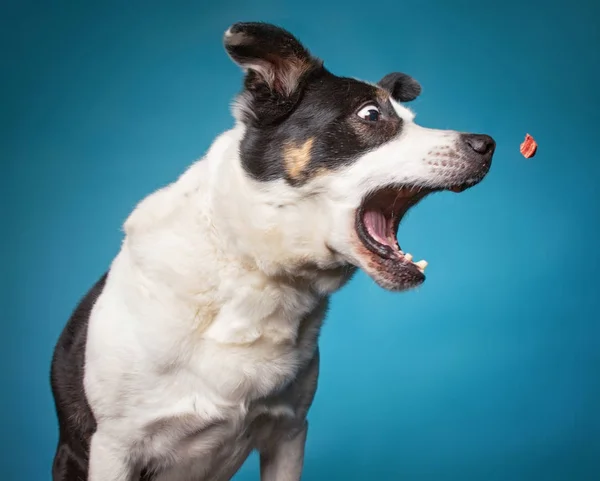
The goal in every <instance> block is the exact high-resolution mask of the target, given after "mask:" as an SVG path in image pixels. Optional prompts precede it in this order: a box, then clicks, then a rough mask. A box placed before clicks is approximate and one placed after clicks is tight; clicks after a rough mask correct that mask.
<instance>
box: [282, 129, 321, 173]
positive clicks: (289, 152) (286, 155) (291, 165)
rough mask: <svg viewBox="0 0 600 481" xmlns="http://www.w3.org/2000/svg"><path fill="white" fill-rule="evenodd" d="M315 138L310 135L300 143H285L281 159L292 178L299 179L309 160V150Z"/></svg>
mask: <svg viewBox="0 0 600 481" xmlns="http://www.w3.org/2000/svg"><path fill="white" fill-rule="evenodd" d="M314 141H315V139H314V138H313V137H310V138H309V139H308V140H305V141H304V142H303V143H302V144H301V145H298V144H297V143H294V142H289V143H287V144H286V145H285V146H284V148H283V161H284V164H285V171H286V172H287V174H288V177H289V178H290V179H292V180H301V178H302V177H303V175H304V172H305V170H306V167H307V166H308V164H309V163H310V160H311V151H312V147H313V143H314Z"/></svg>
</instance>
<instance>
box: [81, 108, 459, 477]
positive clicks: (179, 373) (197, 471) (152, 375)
mask: <svg viewBox="0 0 600 481" xmlns="http://www.w3.org/2000/svg"><path fill="white" fill-rule="evenodd" d="M395 108H396V109H397V111H398V113H399V115H400V116H401V117H402V118H403V120H404V128H403V131H402V133H401V135H400V136H399V137H398V138H397V139H394V140H392V141H391V142H389V143H387V144H385V145H383V146H382V147H380V148H378V149H377V150H374V151H372V152H370V153H368V154H366V155H365V156H364V157H363V158H362V159H359V160H358V161H356V162H355V163H354V164H352V165H351V166H349V167H347V168H345V169H343V170H341V171H338V172H335V174H331V175H324V176H319V177H316V178H315V179H314V180H313V181H311V182H309V183H307V184H306V185H304V186H302V187H296V188H292V187H290V186H289V185H288V184H286V183H285V182H284V181H274V182H269V183H260V182H258V181H254V180H251V179H250V178H249V177H248V176H247V175H246V174H245V173H244V172H243V170H242V167H241V164H240V160H239V154H238V146H239V143H240V140H241V138H242V136H243V133H244V127H243V126H242V125H241V124H238V125H237V126H236V127H235V128H233V129H232V130H230V131H228V132H226V133H224V134H222V135H221V136H220V137H219V138H217V139H216V140H215V142H214V143H213V145H212V147H211V148H210V150H209V152H208V153H207V154H206V156H205V158H204V159H203V160H201V161H198V162H197V163H195V164H194V165H192V166H191V167H190V168H189V169H188V170H187V171H186V172H185V173H184V174H183V175H182V176H181V177H180V178H179V179H178V180H177V181H176V182H174V183H172V184H171V185H168V186H166V187H164V188H163V189H160V190H158V191H157V192H155V193H153V194H151V195H150V196H148V197H147V198H146V199H144V200H143V201H142V202H141V203H140V204H139V205H138V206H137V208H136V209H135V210H134V212H133V213H132V214H131V216H130V217H129V218H128V219H127V221H126V223H125V233H126V237H125V240H124V242H123V245H122V249H121V251H120V253H119V254H118V256H117V257H116V259H115V260H114V262H113V264H112V266H111V269H110V272H109V275H108V278H107V281H106V285H105V288H104V291H103V293H102V294H101V296H100V297H99V299H98V301H97V303H96V305H95V306H94V309H93V312H92V316H91V318H90V323H89V332H88V342H87V351H86V360H87V361H86V369H85V379H84V384H85V390H86V394H87V397H88V400H89V402H90V405H91V407H92V410H93V412H94V414H95V416H96V420H97V422H98V430H97V432H96V434H95V435H94V436H93V439H92V447H91V461H90V478H89V479H90V480H91V481H126V480H129V479H131V477H132V476H135V475H136V473H137V472H138V471H139V469H140V466H142V465H144V464H146V463H151V464H152V465H154V466H157V467H159V468H162V469H164V470H165V471H164V472H163V473H162V474H160V475H159V478H158V479H159V481H163V480H170V481H191V480H194V481H202V480H220V479H229V477H231V476H232V475H233V473H234V472H235V471H236V470H237V468H238V467H239V465H240V464H241V463H242V462H243V461H244V460H245V459H246V456H247V455H248V453H249V452H250V450H251V449H253V448H255V447H256V440H257V439H258V438H260V433H251V434H252V436H250V437H248V438H246V437H244V433H245V431H246V430H247V429H249V426H250V423H251V421H252V420H253V419H255V418H257V416H258V415H260V414H265V413H267V414H269V415H270V416H271V417H272V418H274V419H283V420H286V419H287V420H288V421H289V423H290V426H293V429H292V428H290V429H291V431H290V433H300V434H294V435H293V436H292V435H291V434H290V436H287V437H285V439H287V440H288V441H285V443H283V444H282V443H279V444H278V445H277V446H278V447H277V449H275V450H274V452H282V453H288V454H281V455H279V456H274V457H273V459H274V461H273V462H271V463H270V464H269V462H268V461H265V466H266V467H265V473H266V474H264V477H263V479H264V480H266V481H275V480H283V479H290V480H297V479H298V477H299V470H300V467H299V464H300V465H301V460H299V459H296V458H298V457H299V454H298V453H301V452H303V451H302V450H303V444H304V437H305V436H306V428H305V425H304V417H305V414H306V412H305V406H304V405H303V406H302V408H299V407H298V406H297V405H294V403H293V402H291V401H288V400H286V398H285V397H284V398H281V399H280V398H278V397H277V396H276V394H277V393H279V392H280V391H281V389H282V387H285V386H287V385H288V384H289V383H290V382H292V381H294V380H295V379H296V376H298V373H299V371H300V370H301V369H304V368H306V367H307V365H308V363H309V362H310V361H311V359H312V358H313V356H314V354H315V351H316V342H317V335H318V331H319V328H320V325H321V322H322V318H323V315H324V312H325V303H326V299H327V297H328V296H329V295H330V294H331V293H332V292H334V291H335V290H337V289H338V288H339V287H340V286H341V285H342V284H343V283H344V282H345V281H346V280H347V279H348V277H349V275H350V272H349V271H348V269H347V268H346V267H344V266H345V265H347V263H348V262H350V263H352V264H354V265H359V266H360V265H362V264H363V260H362V259H361V258H360V255H359V254H358V253H357V251H356V234H355V231H354V227H353V215H354V214H353V213H354V211H355V209H356V208H357V207H358V206H359V203H360V201H361V199H362V198H363V197H364V195H365V194H366V193H368V192H369V191H371V190H373V189H374V188H376V187H379V186H381V185H383V184H388V183H390V182H398V183H405V182H406V183H409V182H410V183H413V182H418V183H420V184H423V185H427V183H428V182H436V183H437V184H439V181H440V179H442V178H444V176H450V175H451V172H449V169H441V170H439V171H438V172H437V173H436V172H435V169H433V168H432V166H430V165H428V163H427V162H426V159H427V157H428V155H429V152H431V151H436V150H440V149H453V148H454V147H453V145H454V143H455V142H456V138H457V137H456V133H453V132H442V131H435V130H428V129H423V128H421V127H418V126H417V125H415V124H414V123H413V122H412V120H413V116H412V114H411V113H410V112H409V111H408V110H406V109H404V108H403V107H401V106H399V105H397V104H396V105H395ZM363 267H364V266H363ZM315 376H316V375H315ZM311 379H312V378H311ZM307 382H309V381H307ZM310 382H312V381H310ZM294 439H296V440H297V441H290V440H294ZM290 443H291V444H290ZM290 453H292V454H290ZM263 454H264V453H263ZM265 456H266V455H265ZM282 456H289V459H288V458H286V459H283V458H282ZM267 458H268V456H267ZM290 463H291V465H290ZM290 473H291V474H290ZM294 473H296V474H294Z"/></svg>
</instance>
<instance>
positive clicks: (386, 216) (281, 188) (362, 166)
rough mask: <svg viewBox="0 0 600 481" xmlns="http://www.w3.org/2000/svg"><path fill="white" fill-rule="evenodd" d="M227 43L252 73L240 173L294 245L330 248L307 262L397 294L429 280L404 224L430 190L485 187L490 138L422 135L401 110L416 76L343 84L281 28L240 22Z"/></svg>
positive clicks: (244, 104) (413, 92)
mask: <svg viewBox="0 0 600 481" xmlns="http://www.w3.org/2000/svg"><path fill="white" fill-rule="evenodd" d="M224 42H225V47H226V49H227V52H228V53H229V55H230V56H231V58H232V59H233V60H234V61H235V62H236V63H237V64H239V65H240V66H241V67H242V68H243V69H244V71H245V72H246V76H245V81H244V89H243V91H242V93H241V94H240V95H239V97H238V98H237V101H236V106H235V115H236V117H237V118H238V120H239V121H240V122H241V123H243V124H244V126H245V131H244V137H243V140H242V141H241V144H240V159H241V163H242V166H243V169H244V171H245V173H246V174H247V176H248V178H249V181H250V182H252V183H255V184H256V185H257V186H259V190H260V191H261V193H264V192H268V196H269V197H270V199H271V201H272V202H274V203H279V205H278V207H280V209H279V212H280V215H281V217H280V219H279V221H278V222H280V224H281V226H284V227H282V228H285V226H286V225H287V226H288V227H289V228H290V229H292V228H293V229H294V235H295V237H296V238H299V240H298V239H296V240H297V242H294V243H293V244H294V245H303V244H304V245H306V244H311V245H313V246H314V245H315V244H318V245H319V246H323V249H322V250H321V249H313V250H314V251H315V256H321V258H319V259H310V258H306V257H310V255H308V256H307V255H306V252H304V253H303V254H302V256H304V258H306V261H307V262H311V261H314V262H315V263H321V264H323V263H326V261H325V260H324V259H323V258H322V256H323V254H322V253H323V252H329V253H330V254H331V256H332V258H334V257H335V258H336V259H343V260H344V261H345V262H348V263H350V264H353V265H355V266H358V267H361V268H362V269H363V270H365V271H366V272H367V273H368V274H369V275H370V276H371V277H372V278H373V279H374V280H375V281H376V282H377V283H378V284H379V285H381V286H382V287H384V288H386V289H390V290H403V289H408V288H411V287H414V286H416V285H418V284H420V283H421V282H423V281H424V279H425V276H424V273H423V271H424V267H425V264H424V263H414V262H413V260H412V258H411V256H410V255H408V254H405V253H404V252H403V251H402V250H401V248H400V246H399V244H398V242H397V240H396V232H397V229H398V226H399V224H400V221H401V220H402V217H403V216H404V214H406V212H407V210H408V209H409V208H410V207H411V206H414V205H415V204H416V203H417V202H419V201H420V200H422V199H423V198H424V197H425V196H427V195H428V194H430V193H432V192H435V191H440V190H452V191H456V192H460V191H463V190H465V189H466V188H468V187H471V186H473V185H475V184H477V183H478V182H479V181H481V180H482V179H483V177H484V176H485V175H486V173H487V172H488V170H489V168H490V164H491V160H492V155H493V153H494V149H495V143H494V141H493V140H492V138H490V137H489V136H486V135H476V134H466V133H460V132H455V131H442V130H434V129H426V128H423V127H420V126H418V125H417V124H415V122H414V117H413V114H412V113H411V112H410V110H408V109H407V108H405V107H403V106H402V105H401V102H409V101H411V100H413V99H415V98H416V97H417V96H418V95H419V94H420V92H421V87H420V85H419V84H418V83H417V81H415V80H414V79H413V78H411V77H409V76H408V75H406V74H403V73H390V74H388V75H386V76H385V77H384V78H383V79H381V80H380V81H379V82H378V83H377V84H370V83H366V82H361V81H358V80H354V79H351V78H344V77H338V76H336V75H333V74H332V73H330V72H329V71H328V70H326V69H325V68H324V66H323V63H322V62H321V61H320V60H319V59H317V58H315V57H313V56H312V55H311V54H310V52H309V51H308V50H307V49H306V48H305V47H304V46H302V44H301V43H300V42H299V41H298V40H297V39H296V38H295V37H294V36H292V35H291V34H290V33H289V32H287V31H285V30H283V29H281V28H278V27H275V26H273V25H268V24H263V23H238V24H235V25H233V26H231V27H230V28H229V30H227V32H226V33H225V38H224ZM298 212H302V215H301V216H299V215H298ZM257 214H258V213H257ZM286 216H287V217H286ZM287 219H292V220H293V222H294V226H293V227H291V224H290V222H288V221H287ZM290 248H292V246H291V245H290ZM317 253H319V254H317Z"/></svg>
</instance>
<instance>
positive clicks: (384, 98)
mask: <svg viewBox="0 0 600 481" xmlns="http://www.w3.org/2000/svg"><path fill="white" fill-rule="evenodd" d="M375 95H376V97H377V100H378V101H379V103H380V105H385V104H387V103H388V102H389V100H390V93H389V92H387V91H386V90H383V89H377V91H376V94H375Z"/></svg>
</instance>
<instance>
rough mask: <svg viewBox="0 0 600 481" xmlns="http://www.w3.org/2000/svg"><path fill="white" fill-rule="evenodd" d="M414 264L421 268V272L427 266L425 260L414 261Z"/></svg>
mask: <svg viewBox="0 0 600 481" xmlns="http://www.w3.org/2000/svg"><path fill="white" fill-rule="evenodd" d="M415 265H416V266H417V267H418V268H419V269H420V270H421V272H423V271H424V270H425V268H426V267H427V261H426V260H422V261H419V262H415Z"/></svg>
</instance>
